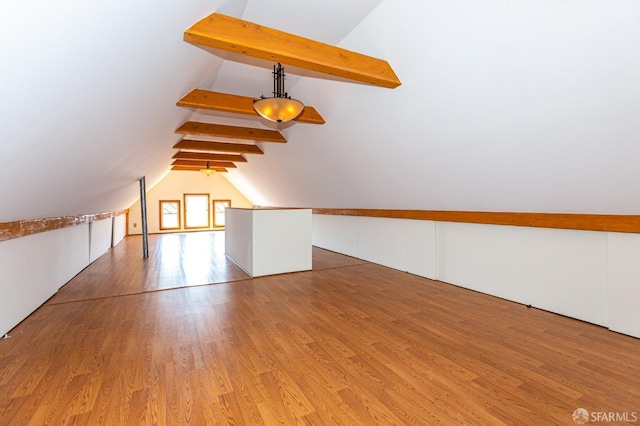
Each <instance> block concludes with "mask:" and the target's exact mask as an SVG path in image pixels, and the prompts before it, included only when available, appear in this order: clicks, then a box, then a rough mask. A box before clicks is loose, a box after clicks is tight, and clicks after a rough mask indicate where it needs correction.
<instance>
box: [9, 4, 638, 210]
mask: <svg viewBox="0 0 640 426" xmlns="http://www.w3.org/2000/svg"><path fill="white" fill-rule="evenodd" d="M213 12H219V13H222V14H225V15H228V16H231V17H236V18H240V19H242V20H246V21H249V22H255V23H258V24H260V25H264V26H266V27H269V28H274V29H278V30H281V31H285V32H289V33H292V34H297V35H299V36H302V37H306V38H309V39H312V40H317V41H319V42H322V43H327V44H330V45H334V46H338V47H340V48H344V49H347V50H350V51H355V52H359V53H361V54H364V55H369V56H372V57H375V58H381V59H384V60H386V61H388V62H389V63H390V64H391V65H392V66H393V70H394V71H395V72H396V74H397V75H398V77H399V79H400V80H401V81H402V85H401V86H399V87H397V88H395V89H386V88H379V87H371V86H369V85H366V84H358V83H352V82H347V81H344V79H342V78H334V77H330V76H327V75H324V74H322V73H319V72H316V71H309V70H308V69H305V68H303V67H300V66H299V65H298V66H296V64H294V63H292V64H287V63H286V62H285V61H283V65H285V67H286V71H287V80H286V85H287V91H288V92H289V93H290V94H292V95H293V96H294V97H295V98H297V99H299V100H301V101H302V102H304V103H305V104H306V105H309V106H312V107H313V108H314V109H315V110H316V111H317V113H318V114H319V116H321V118H322V119H323V120H324V121H326V123H325V124H322V125H315V124H311V123H305V122H302V121H300V122H290V123H286V124H280V125H275V124H273V123H267V122H265V121H264V120H262V119H258V118H256V117H253V116H248V115H242V114H238V113H237V112H234V111H220V110H215V109H207V108H201V107H196V106H195V105H182V106H179V105H176V103H177V102H179V101H180V100H183V99H185V96H187V95H189V94H190V93H192V91H193V90H194V89H198V90H202V91H206V92H215V93H221V94H232V95H235V96H239V97H245V98H256V97H259V96H260V95H261V94H265V95H268V94H269V93H270V91H271V85H272V80H271V78H272V77H271V67H272V66H273V62H274V61H268V60H265V59H260V58H254V57H247V56H246V55H242V54H237V53H231V52H225V51H220V50H216V49H211V48H207V47H199V46H197V45H194V44H192V43H189V42H186V41H184V40H183V37H184V32H185V30H187V29H188V28H190V27H191V26H193V25H194V24H195V23H197V22H198V21H200V20H201V19H203V18H205V17H207V16H209V15H211V14H212V13H213ZM639 19H640V3H638V2H636V1H634V0H622V1H618V2H609V1H605V0H585V1H581V2H573V1H569V2H540V1H527V2H517V3H514V2H509V1H482V2H478V1H474V0H460V1H457V2H443V1H435V0H434V1H429V0H427V1H421V2H416V1H407V0H358V1H349V2H341V1H337V0H323V1H305V2H300V1H296V0H247V1H238V0H233V1H232V0H226V1H225V0H217V1H203V0H185V1H181V2H174V1H168V0H160V1H155V2H151V1H147V0H142V1H136V2H128V1H124V0H114V1H110V2H98V3H95V2H82V1H79V0H64V1H61V2H49V1H45V0H26V1H20V2H3V3H2V4H1V5H0V43H1V45H2V52H3V60H2V61H1V62H0V81H1V82H2V84H1V86H0V87H2V89H1V90H0V94H1V95H2V98H1V99H2V100H1V101H0V113H2V115H1V116H2V121H1V123H2V124H1V128H2V138H1V139H0V200H1V202H0V205H1V207H0V222H4V221H11V220H18V219H26V218H34V217H51V216H61V215H72V214H83V213H94V212H103V211H111V210H117V209H122V208H126V207H128V206H129V205H130V204H131V203H132V202H133V201H134V200H135V199H136V198H137V196H138V179H139V178H140V177H141V176H146V178H147V186H150V185H153V183H155V182H157V181H159V180H160V179H161V178H162V177H163V176H164V175H166V173H168V172H169V169H170V168H171V164H172V163H173V162H174V161H179V162H180V163H178V164H180V167H184V168H189V167H192V168H193V167H198V166H190V164H194V163H190V162H194V161H195V162H197V161H202V158H195V157H192V158H189V155H186V156H185V155H182V156H176V154H178V153H179V152H180V151H182V149H177V148H178V147H176V148H174V146H176V144H178V143H183V144H184V145H183V146H188V145H189V144H193V143H195V142H192V141H193V140H194V139H196V140H197V139H201V140H204V141H205V142H201V143H207V144H216V143H225V144H240V145H255V148H251V149H254V150H257V151H256V152H254V153H249V152H238V151H234V152H219V151H216V153H217V155H234V156H236V157H224V156H223V157H217V158H210V160H209V161H212V162H214V161H215V162H218V164H216V166H218V165H219V166H220V168H226V169H227V170H228V173H226V174H225V175H226V176H227V178H228V179H229V180H230V181H232V183H234V184H235V185H236V186H237V187H238V188H239V189H240V190H241V191H243V192H244V193H245V194H246V195H247V196H248V197H249V198H250V199H251V200H252V201H253V202H255V203H260V204H270V205H287V206H292V205H297V206H317V207H361V208H406V209H412V208H413V209H444V210H447V209H455V210H497V211H501V210H508V211H546V212H585V213H630V214H638V213H640V194H639V191H638V189H637V188H636V182H639V181H640V167H638V166H637V159H638V158H640V120H638V117H640V77H638V76H640V26H638V25H637V22H638V21H639ZM198 93H199V92H195V94H196V95H197V94H198ZM200 93H202V92H200ZM196 98H197V97H196ZM192 100H193V99H192ZM197 100H198V99H195V101H197ZM189 122H191V123H208V124H209V126H204V127H207V130H211V128H213V129H214V130H215V131H220V130H221V129H223V130H226V131H229V129H233V128H244V127H252V128H258V129H262V130H264V131H268V132H274V133H268V134H270V135H275V132H277V133H278V134H280V135H282V137H284V138H285V139H286V140H287V142H286V143H278V142H275V143H274V142H260V141H258V142H254V141H250V140H248V139H247V140H246V141H250V142H246V141H245V142H242V141H241V142H238V140H237V139H235V138H229V135H228V134H226V135H225V134H222V135H220V134H217V135H215V136H210V135H204V137H201V136H203V135H202V134H199V135H197V136H196V135H194V133H193V132H195V131H199V132H200V133H202V128H203V126H202V125H199V126H196V127H200V129H199V130H197V129H196V130H194V129H193V125H191V126H192V127H191V128H189V124H188V123H189ZM184 125H186V126H187V128H183V127H182V126H184ZM180 128H182V131H180V130H179V131H178V132H176V130H177V129H180ZM190 141H191V142H190ZM191 146H192V148H190V149H189V148H184V151H187V152H201V153H203V154H206V152H208V151H210V150H209V149H204V150H198V149H195V148H193V145H191ZM209 147H210V146H209ZM240 148H242V147H240ZM246 149H249V148H246ZM211 151H213V150H211ZM210 155H213V153H211V154H210ZM174 156H175V158H173V157H174ZM240 156H241V157H240ZM240 158H243V159H244V160H246V161H243V160H241V159H240ZM229 163H232V164H233V165H234V166H235V167H232V166H230V167H223V166H225V165H226V166H229ZM198 164H199V163H198Z"/></svg>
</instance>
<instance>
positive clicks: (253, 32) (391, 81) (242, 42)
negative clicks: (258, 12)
mask: <svg viewBox="0 0 640 426" xmlns="http://www.w3.org/2000/svg"><path fill="white" fill-rule="evenodd" d="M184 41H186V42H189V43H192V44H196V45H201V46H207V47H212V48H214V49H221V50H224V51H228V52H233V53H238V54H241V55H247V56H252V57H255V58H260V59H266V60H268V61H271V62H282V63H283V64H287V65H293V66H296V67H299V68H304V69H308V70H312V71H317V72H320V73H324V74H329V75H334V76H337V77H341V78H346V79H349V80H354V81H358V82H361V83H366V84H372V85H375V86H381V87H388V88H394V87H398V86H399V85H400V84H402V83H401V82H400V80H399V79H398V77H397V76H396V74H395V72H394V71H393V69H392V68H391V66H390V65H389V63H388V62H387V61H384V60H382V59H377V58H373V57H371V56H366V55H363V54H360V53H356V52H351V51H349V50H346V49H340V48H338V47H335V46H332V45H329V44H325V43H321V42H318V41H314V40H310V39H307V38H303V37H299V36H296V35H294V34H289V33H286V32H283V31H279V30H275V29H272V28H269V27H265V26H262V25H258V24H255V23H252V22H248V21H243V20H241V19H238V18H234V17H231V16H227V15H223V14H220V13H213V14H211V15H209V16H207V17H206V18H204V19H202V20H200V21H199V22H197V23H196V24H194V25H193V26H192V27H191V28H189V29H188V30H186V31H185V32H184Z"/></svg>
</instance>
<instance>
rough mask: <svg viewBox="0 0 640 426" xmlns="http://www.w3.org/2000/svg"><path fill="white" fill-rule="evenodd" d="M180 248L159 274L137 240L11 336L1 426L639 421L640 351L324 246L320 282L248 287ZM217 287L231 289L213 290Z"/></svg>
mask: <svg viewBox="0 0 640 426" xmlns="http://www.w3.org/2000/svg"><path fill="white" fill-rule="evenodd" d="M194 235H200V236H202V239H203V240H208V242H207V243H206V245H209V246H214V247H215V246H216V244H219V242H218V243H217V242H216V238H218V237H217V236H216V235H220V234H219V233H218V234H216V233H202V234H194ZM175 237H176V235H163V236H153V238H152V240H151V243H152V245H151V252H152V256H153V258H152V259H153V260H150V261H148V262H146V263H145V262H144V261H142V260H141V259H138V257H139V256H140V253H141V248H140V239H139V238H135V237H128V238H126V239H125V241H124V242H123V243H121V244H120V245H118V246H117V247H115V248H114V249H112V250H111V251H110V252H109V253H107V254H105V255H104V256H103V257H101V258H100V259H98V261H96V262H94V264H92V265H91V266H89V267H88V268H87V269H86V270H85V271H83V272H82V273H81V274H80V275H78V277H76V278H75V279H74V280H72V281H71V282H70V283H68V284H67V285H66V286H65V287H63V288H62V289H61V291H60V292H59V294H58V295H56V296H55V297H53V298H52V299H51V300H50V301H49V302H47V303H46V304H45V305H43V306H42V307H41V308H40V309H38V310H37V311H36V312H35V313H33V314H32V315H31V316H30V317H29V318H27V319H26V320H25V321H23V322H22V323H21V324H19V325H18V326H17V327H16V328H15V329H14V330H12V332H11V333H10V334H11V336H12V338H11V339H7V340H0V424H1V425H27V424H32V425H42V424H51V425H64V424H81V425H100V424H104V425H128V424H131V425H145V424H149V425H163V424H175V425H204V424H235V425H261V424H264V425H274V424H285V425H289V424H307V425H334V424H336V425H372V424H380V425H391V424H396V425H397V424H415V425H431V424H444V425H452V424H456V425H457V424H463V425H464V424H469V425H500V424H508V425H514V424H517V425H572V424H575V423H574V422H573V420H572V413H573V412H574V410H575V409H577V408H579V407H582V408H585V409H587V410H588V411H590V412H592V411H606V412H619V413H625V412H626V413H629V415H631V414H632V413H633V412H636V413H638V412H640V368H639V367H638V366H639V361H640V340H638V339H634V338H632V337H628V336H624V335H621V334H617V333H613V332H610V331H608V330H606V329H604V328H602V327H598V326H595V325H591V324H587V323H583V322H580V321H576V320H572V319H569V318H566V317H562V316H559V315H555V314H551V313H548V312H544V311H540V310H537V309H527V308H526V307H525V306H522V305H519V304H515V303H511V302H508V301H505V300H501V299H498V298H495V297H491V296H487V295H483V294H480V293H476V292H473V291H469V290H465V289H462V288H458V287H455V286H452V285H448V284H444V283H441V282H436V281H431V280H428V279H424V278H420V277H416V276H414V275H410V274H407V273H404V272H400V271H396V270H392V269H389V268H385V267H382V266H379V265H375V264H371V263H367V262H363V261H360V260H358V259H353V258H349V257H346V256H341V255H338V254H336V253H331V252H327V251H325V250H321V249H314V271H309V272H300V273H292V274H285V275H275V276H269V277H261V278H256V279H243V276H242V275H241V274H240V273H239V272H238V271H237V270H235V269H234V266H235V265H233V264H228V263H225V262H223V260H222V258H220V257H218V258H216V257H215V256H217V255H213V254H211V253H208V254H206V255H202V257H201V260H202V262H204V263H206V265H200V264H199V262H197V261H196V260H195V259H196V257H197V255H194V258H193V259H186V258H184V257H186V256H188V254H189V253H196V252H198V253H202V251H201V250H202V247H203V246H204V245H205V243H204V242H202V241H197V239H194V240H191V239H190V238H186V237H181V236H178V239H177V241H178V243H176V244H177V245H178V247H175V248H173V249H172V248H171V247H172V244H174V241H172V240H171V238H175ZM167 241H168V242H167ZM192 242H193V243H194V244H193V246H191V247H190V244H191V243H192ZM167 247H169V248H167ZM195 247H200V248H199V249H196V248H195ZM164 249H167V251H168V252H167V253H160V252H161V251H162V250H164ZM171 250H175V251H174V255H170V253H171ZM176 253H177V254H176ZM176 256H178V257H177V258H176ZM212 256H213V260H212ZM217 268H219V270H215V269H217ZM207 269H210V270H207ZM240 272H241V271H240ZM85 275H87V276H85ZM212 277H213V279H212V280H211V282H214V281H216V280H220V281H224V280H226V279H228V280H229V281H228V282H219V283H217V284H212V285H202V284H204V283H205V282H206V281H207V280H209V279H211V278H212ZM245 278H246V276H245ZM171 286H173V287H174V288H171ZM638 417H639V418H640V415H639V416H638ZM637 423H640V421H639V422H637ZM608 424H615V423H608ZM631 424H633V423H631Z"/></svg>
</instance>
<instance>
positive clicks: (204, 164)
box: [171, 160, 236, 169]
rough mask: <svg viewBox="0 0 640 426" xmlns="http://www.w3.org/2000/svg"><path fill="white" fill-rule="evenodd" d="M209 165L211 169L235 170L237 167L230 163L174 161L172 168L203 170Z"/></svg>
mask: <svg viewBox="0 0 640 426" xmlns="http://www.w3.org/2000/svg"><path fill="white" fill-rule="evenodd" d="M207 163H209V166H210V167H225V168H235V167H236V165H235V164H233V163H232V162H230V161H200V160H174V161H173V163H171V165H172V166H198V167H200V168H201V169H203V168H205V167H207Z"/></svg>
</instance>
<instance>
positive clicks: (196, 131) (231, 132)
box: [176, 121, 287, 143]
mask: <svg viewBox="0 0 640 426" xmlns="http://www.w3.org/2000/svg"><path fill="white" fill-rule="evenodd" d="M176 133H181V134H185V135H197V136H213V137H219V138H229V139H243V140H251V141H261V142H280V143H286V142H287V139H286V138H285V137H284V136H282V133H280V132H279V131H277V130H267V129H255V128H253V127H237V126H227V125H224V124H213V123H198V122H195V121H187V122H185V123H184V124H183V125H182V126H180V127H178V128H177V129H176Z"/></svg>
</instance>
